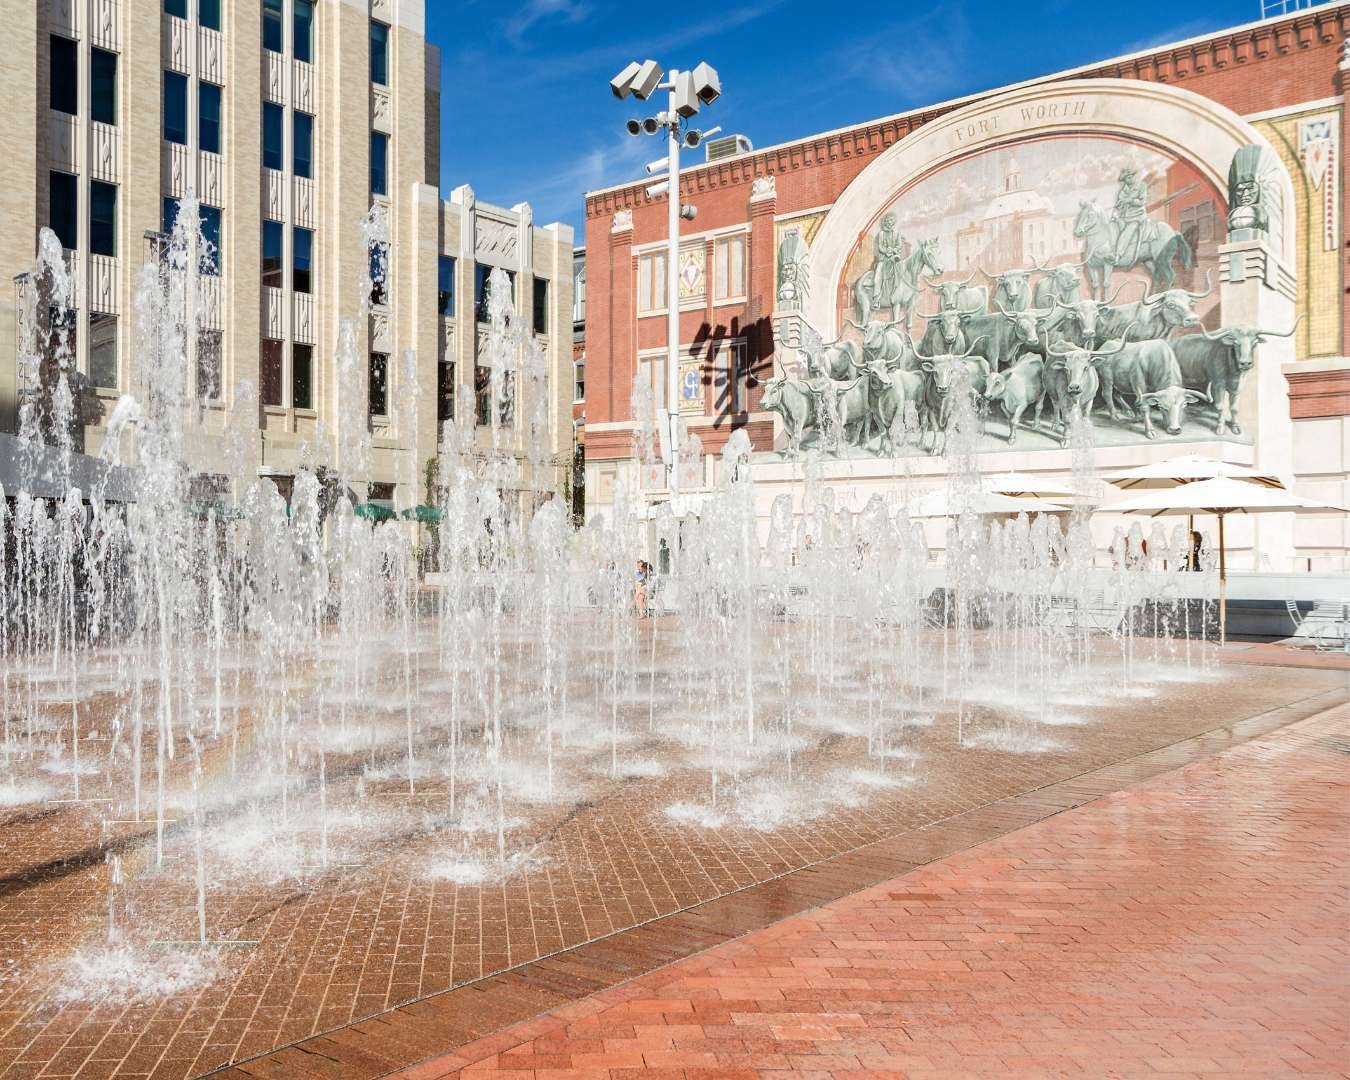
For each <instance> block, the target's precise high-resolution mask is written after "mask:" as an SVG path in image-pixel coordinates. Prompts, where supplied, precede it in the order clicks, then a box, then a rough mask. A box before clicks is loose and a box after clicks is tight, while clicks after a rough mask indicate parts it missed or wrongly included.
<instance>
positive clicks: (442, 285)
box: [436, 255, 455, 318]
mask: <svg viewBox="0 0 1350 1080" xmlns="http://www.w3.org/2000/svg"><path fill="white" fill-rule="evenodd" d="M436 306H437V309H438V310H439V311H440V313H441V314H442V315H445V316H446V317H448V318H453V317H454V314H455V259H454V256H452V255H442V256H441V257H440V261H439V262H438V263H437V266H436Z"/></svg>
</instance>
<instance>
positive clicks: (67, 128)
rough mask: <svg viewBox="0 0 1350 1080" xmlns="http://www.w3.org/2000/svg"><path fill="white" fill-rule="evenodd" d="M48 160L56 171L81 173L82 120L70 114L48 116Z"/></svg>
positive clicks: (54, 112) (59, 113)
mask: <svg viewBox="0 0 1350 1080" xmlns="http://www.w3.org/2000/svg"><path fill="white" fill-rule="evenodd" d="M47 158H48V160H49V161H50V162H51V166H52V168H54V169H60V170H62V171H64V172H79V171H80V119H79V117H77V116H71V115H70V114H69V113H63V112H56V111H52V112H49V113H48V114H47Z"/></svg>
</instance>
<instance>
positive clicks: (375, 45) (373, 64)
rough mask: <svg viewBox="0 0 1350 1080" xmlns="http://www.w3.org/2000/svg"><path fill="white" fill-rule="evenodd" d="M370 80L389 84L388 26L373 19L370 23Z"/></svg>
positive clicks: (382, 84)
mask: <svg viewBox="0 0 1350 1080" xmlns="http://www.w3.org/2000/svg"><path fill="white" fill-rule="evenodd" d="M370 81H371V82H373V83H379V84H380V85H381V86H388V85H389V27H387V26H385V25H384V23H381V22H374V21H372V22H371V24H370Z"/></svg>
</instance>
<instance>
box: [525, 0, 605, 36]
mask: <svg viewBox="0 0 1350 1080" xmlns="http://www.w3.org/2000/svg"><path fill="white" fill-rule="evenodd" d="M590 13H591V8H590V5H589V4H586V3H583V2H581V0H529V2H528V3H526V4H522V5H521V6H520V9H519V10H518V11H517V12H516V13H515V14H514V15H512V16H511V18H510V19H508V20H507V22H506V27H505V31H504V32H505V35H506V40H507V41H509V42H511V44H512V45H517V46H518V45H520V44H521V43H522V42H523V41H524V39H525V35H526V34H528V33H529V32H530V30H531V29H533V28H534V25H535V24H536V23H539V22H542V21H544V20H545V19H551V18H554V17H555V16H556V17H558V18H561V19H562V21H563V22H567V23H578V22H580V21H581V20H582V19H584V18H585V17H586V16H587V15H589V14H590Z"/></svg>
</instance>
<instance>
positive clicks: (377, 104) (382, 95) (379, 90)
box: [370, 83, 394, 135]
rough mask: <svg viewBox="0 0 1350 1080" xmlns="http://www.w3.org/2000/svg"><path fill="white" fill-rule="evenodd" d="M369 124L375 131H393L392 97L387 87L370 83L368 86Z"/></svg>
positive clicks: (389, 133) (389, 132)
mask: <svg viewBox="0 0 1350 1080" xmlns="http://www.w3.org/2000/svg"><path fill="white" fill-rule="evenodd" d="M370 126H371V127H373V128H374V129H375V130H376V131H382V132H384V133H385V134H386V135H392V134H393V133H394V108H393V99H392V98H391V96H390V94H389V87H387V86H377V85H376V84H374V83H371V86H370Z"/></svg>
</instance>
